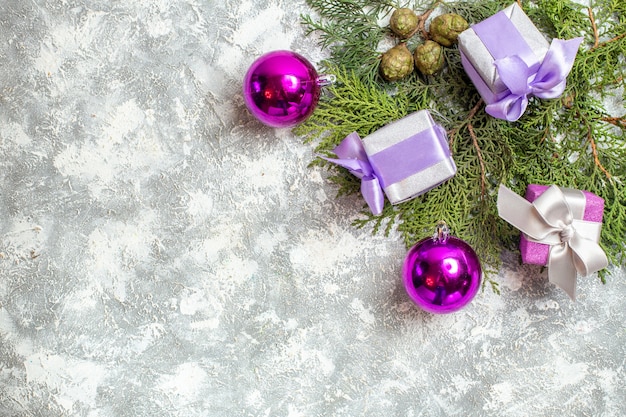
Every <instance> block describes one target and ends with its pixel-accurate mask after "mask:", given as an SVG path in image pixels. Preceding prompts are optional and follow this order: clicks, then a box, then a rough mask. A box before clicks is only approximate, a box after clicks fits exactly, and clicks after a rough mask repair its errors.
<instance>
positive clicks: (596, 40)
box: [587, 7, 600, 49]
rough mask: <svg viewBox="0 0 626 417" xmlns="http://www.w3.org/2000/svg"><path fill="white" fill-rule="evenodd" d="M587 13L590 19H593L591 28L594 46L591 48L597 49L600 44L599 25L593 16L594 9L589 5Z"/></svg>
mask: <svg viewBox="0 0 626 417" xmlns="http://www.w3.org/2000/svg"><path fill="white" fill-rule="evenodd" d="M587 13H588V14H589V20H590V21H591V30H592V31H593V46H592V47H591V49H595V48H597V47H598V45H599V44H600V36H599V35H598V26H597V25H596V19H595V18H594V17H593V9H592V8H591V7H587Z"/></svg>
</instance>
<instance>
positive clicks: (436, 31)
mask: <svg viewBox="0 0 626 417" xmlns="http://www.w3.org/2000/svg"><path fill="white" fill-rule="evenodd" d="M467 28H469V24H468V23H467V21H466V20H465V19H463V18H462V17H461V16H459V15H458V14H455V13H446V14H442V15H439V16H437V17H435V18H434V19H433V20H432V22H430V38H431V39H432V40H434V41H435V42H438V43H440V44H441V45H443V46H452V45H453V44H454V43H456V41H457V38H458V37H459V33H461V32H463V31H464V30H465V29H467Z"/></svg>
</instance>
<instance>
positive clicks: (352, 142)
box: [324, 132, 385, 215]
mask: <svg viewBox="0 0 626 417" xmlns="http://www.w3.org/2000/svg"><path fill="white" fill-rule="evenodd" d="M333 152H335V155H337V156H338V157H339V158H338V159H332V158H324V159H325V160H327V161H329V162H333V163H335V164H337V165H339V166H342V167H344V168H347V169H348V171H350V173H351V174H352V175H354V176H356V177H357V178H359V179H361V194H363V198H364V199H365V201H366V202H367V205H368V206H369V208H370V210H371V211H372V213H374V214H375V215H379V214H380V213H382V212H383V206H384V205H385V196H384V193H383V188H382V186H381V184H380V181H379V179H378V176H377V175H376V174H375V173H374V168H373V167H372V164H371V163H370V161H369V159H368V157H367V154H366V153H365V148H364V147H363V143H362V142H361V138H360V137H359V134H358V133H356V132H352V133H350V134H349V135H348V136H346V137H345V139H344V140H343V141H341V143H340V144H339V145H338V146H337V147H336V148H335V149H334V150H333Z"/></svg>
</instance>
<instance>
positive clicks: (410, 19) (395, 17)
mask: <svg viewBox="0 0 626 417" xmlns="http://www.w3.org/2000/svg"><path fill="white" fill-rule="evenodd" d="M417 25H418V19H417V15H416V14H415V12H414V11H413V10H411V9H407V8H401V9H396V10H394V11H393V13H392V15H391V19H390V20H389V26H390V27H391V30H392V31H393V33H395V34H396V35H398V37H399V38H400V39H406V38H408V37H409V36H411V35H412V34H413V32H415V30H416V29H417Z"/></svg>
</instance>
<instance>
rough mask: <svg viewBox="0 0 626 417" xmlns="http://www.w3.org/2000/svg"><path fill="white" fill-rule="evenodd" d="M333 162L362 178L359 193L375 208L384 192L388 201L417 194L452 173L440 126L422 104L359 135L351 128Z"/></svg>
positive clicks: (379, 207)
mask: <svg viewBox="0 0 626 417" xmlns="http://www.w3.org/2000/svg"><path fill="white" fill-rule="evenodd" d="M334 152H335V154H336V155H337V157H338V159H329V158H326V159H327V160H328V161H330V162H333V163H336V164H338V165H340V166H342V167H344V168H347V169H348V170H350V172H351V173H352V174H353V175H355V176H357V177H359V178H360V179H361V193H362V194H363V197H364V198H365V200H366V201H367V204H368V205H369V207H370V209H371V210H372V212H373V213H374V214H380V213H381V212H382V209H383V205H384V196H383V191H384V195H386V196H387V199H388V200H389V202H391V204H398V203H401V202H403V201H406V200H409V199H411V198H414V197H417V196H419V195H421V194H423V193H425V192H427V191H428V190H430V189H432V188H434V187H436V186H437V185H439V184H441V183H442V182H444V181H446V180H447V179H449V178H451V177H452V176H454V174H456V165H455V164H454V160H453V159H452V156H451V155H450V148H449V146H448V138H447V135H446V132H445V130H444V129H443V128H442V127H441V126H439V125H438V124H436V123H435V122H434V120H433V119H432V117H431V115H430V113H429V112H428V111H427V110H420V111H417V112H415V113H412V114H410V115H408V116H406V117H404V118H402V119H400V120H397V121H395V122H393V123H390V124H388V125H386V126H384V127H382V128H380V129H378V130H377V131H375V132H373V133H371V134H370V135H368V136H366V137H365V138H363V140H361V139H360V138H359V136H358V134H357V133H356V132H354V133H352V134H350V135H348V136H347V137H346V138H345V139H344V140H343V141H342V142H341V143H340V144H339V146H337V147H336V148H335V150H334Z"/></svg>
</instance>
